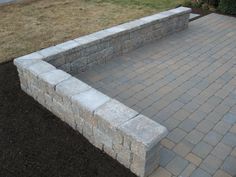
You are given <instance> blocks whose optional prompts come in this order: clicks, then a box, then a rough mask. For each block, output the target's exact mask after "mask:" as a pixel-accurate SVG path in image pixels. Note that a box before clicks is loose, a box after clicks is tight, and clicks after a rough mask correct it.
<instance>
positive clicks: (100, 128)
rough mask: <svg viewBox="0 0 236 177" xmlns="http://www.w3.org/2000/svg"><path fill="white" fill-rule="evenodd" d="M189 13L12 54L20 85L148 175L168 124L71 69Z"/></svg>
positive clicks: (183, 21)
mask: <svg viewBox="0 0 236 177" xmlns="http://www.w3.org/2000/svg"><path fill="white" fill-rule="evenodd" d="M189 13H190V10H189V9H188V8H183V7H180V8H177V9H173V10H170V11H166V12H163V13H160V14H156V15H153V16H149V17H144V18H141V19H139V20H135V21H132V22H129V23H125V24H122V25H119V26H116V27H112V28H109V29H106V30H103V31H100V32H97V33H93V34H91V35H88V36H84V37H81V38H78V39H75V40H71V41H68V42H65V43H63V44H59V45H57V46H53V47H50V48H47V49H43V50H41V51H38V52H35V53H32V54H29V55H26V56H23V57H20V58H17V59H15V60H14V64H15V65H16V67H17V70H18V73H19V78H20V83H21V88H22V90H24V91H25V92H26V93H27V94H29V95H30V96H32V97H33V98H34V99H35V100H37V101H38V102H39V103H40V104H42V105H43V106H44V107H46V108H47V109H48V110H50V111H51V112H53V113H54V114H55V115H56V116H58V117H59V118H60V119H61V120H62V121H64V122H66V123H67V124H69V125H70V126H71V127H72V128H73V129H75V130H76V131H79V132H80V133H81V134H83V135H84V136H85V137H86V138H87V139H88V140H89V141H90V142H91V143H92V144H93V145H95V146H96V147H98V148H99V149H101V150H103V151H104V152H106V153H107V154H108V155H110V156H111V157H113V158H114V159H117V160H118V161H119V162H120V163H121V164H123V165H124V166H125V167H127V168H129V169H130V170H131V171H132V172H134V173H135V174H136V175H138V176H141V177H144V176H148V175H149V174H151V172H152V171H153V170H154V169H155V168H157V167H158V165H159V142H160V140H161V139H162V138H164V137H165V136H166V135H167V129H166V128H165V127H163V126H162V125H160V124H158V123H156V122H154V121H152V120H151V119H149V118H148V117H145V116H144V115H141V114H139V113H138V112H136V111H134V110H132V109H130V108H129V107H127V106H125V105H123V104H122V103H120V102H118V101H117V100H114V99H112V98H110V97H108V96H106V95H104V94H103V93H101V92H99V91H97V90H96V89H94V88H92V87H90V86H89V85H87V84H86V83H84V82H82V81H80V80H78V79H77V78H75V77H73V76H72V75H71V73H74V72H75V73H76V72H79V71H81V70H83V69H86V68H87V67H89V66H91V65H92V64H95V63H100V62H104V61H106V60H107V59H110V58H112V57H113V56H115V55H120V54H123V53H124V52H128V51H130V50H133V49H135V48H137V47H139V46H141V45H143V44H144V43H146V42H149V41H152V40H155V39H158V38H160V37H163V36H165V35H167V34H170V33H173V32H175V31H179V30H182V29H184V28H186V27H187V24H188V17H189ZM159 33H160V35H159ZM108 51H109V52H108ZM85 61H86V62H85ZM81 63H82V64H81ZM62 69H63V70H64V71H63V70H62Z"/></svg>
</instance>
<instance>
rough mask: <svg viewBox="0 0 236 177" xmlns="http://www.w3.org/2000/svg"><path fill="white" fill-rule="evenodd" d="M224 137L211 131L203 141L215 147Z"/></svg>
mask: <svg viewBox="0 0 236 177" xmlns="http://www.w3.org/2000/svg"><path fill="white" fill-rule="evenodd" d="M222 137H223V136H222V135H220V134H219V133H217V132H214V131H211V132H209V133H208V134H207V135H206V136H205V138H204V139H203V140H204V141H205V142H207V143H208V144H211V145H212V146H215V145H216V144H218V142H219V141H220V140H221V138H222Z"/></svg>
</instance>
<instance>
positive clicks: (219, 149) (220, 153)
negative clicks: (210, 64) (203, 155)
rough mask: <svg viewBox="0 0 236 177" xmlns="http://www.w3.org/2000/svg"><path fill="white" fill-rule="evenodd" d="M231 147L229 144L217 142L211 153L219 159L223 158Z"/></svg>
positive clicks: (229, 151)
mask: <svg viewBox="0 0 236 177" xmlns="http://www.w3.org/2000/svg"><path fill="white" fill-rule="evenodd" d="M231 151H232V148H231V147H230V146H227V145H225V144H224V143H219V144H217V145H216V147H215V148H214V150H213V151H211V154H213V155H214V156H215V157H217V158H218V159H221V160H225V158H226V157H227V156H228V155H229V154H230V153H231Z"/></svg>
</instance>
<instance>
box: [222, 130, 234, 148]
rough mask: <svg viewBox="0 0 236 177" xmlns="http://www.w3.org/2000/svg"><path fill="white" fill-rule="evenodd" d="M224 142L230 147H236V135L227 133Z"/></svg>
mask: <svg viewBox="0 0 236 177" xmlns="http://www.w3.org/2000/svg"><path fill="white" fill-rule="evenodd" d="M222 142H223V143H224V144H226V145H229V146H231V147H235V146H236V134H234V133H227V134H226V135H225V136H224V137H223V139H222Z"/></svg>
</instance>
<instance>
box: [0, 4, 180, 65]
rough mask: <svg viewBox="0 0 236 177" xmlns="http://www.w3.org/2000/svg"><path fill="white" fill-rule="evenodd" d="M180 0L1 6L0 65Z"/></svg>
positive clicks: (157, 10)
mask: <svg viewBox="0 0 236 177" xmlns="http://www.w3.org/2000/svg"><path fill="white" fill-rule="evenodd" d="M182 1H183V0H28V1H23V2H20V3H16V4H11V5H4V6H0V17H1V18H0V63H1V62H5V61H9V60H12V59H14V58H16V57H19V56H22V55H25V54H28V53H31V52H34V51H37V50H40V49H42V48H46V47H49V46H52V45H55V44H58V43H61V42H64V41H66V40H69V39H73V38H77V37H79V36H82V35H85V34H89V33H92V32H95V31H98V30H101V29H104V28H107V27H110V26H113V25H116V24H120V23H123V22H126V21H129V20H132V19H136V18H139V17H141V16H145V15H150V14H153V13H156V12H159V11H163V10H165V9H169V8H173V7H175V6H176V5H178V4H180V3H181V2H182Z"/></svg>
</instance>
